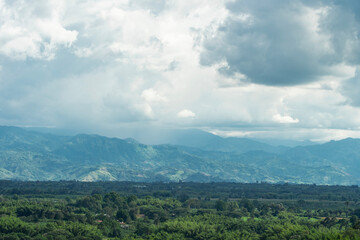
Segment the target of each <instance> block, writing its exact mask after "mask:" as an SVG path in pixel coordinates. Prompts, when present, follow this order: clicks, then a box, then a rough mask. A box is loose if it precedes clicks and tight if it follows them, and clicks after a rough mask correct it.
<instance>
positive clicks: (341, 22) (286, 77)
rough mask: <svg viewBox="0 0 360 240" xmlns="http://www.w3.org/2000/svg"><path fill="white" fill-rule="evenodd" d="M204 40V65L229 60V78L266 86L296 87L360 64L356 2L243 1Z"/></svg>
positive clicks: (233, 4)
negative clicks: (238, 74)
mask: <svg viewBox="0 0 360 240" xmlns="http://www.w3.org/2000/svg"><path fill="white" fill-rule="evenodd" d="M227 8H228V10H229V11H230V15H229V17H228V18H227V19H226V21H225V22H224V24H223V25H222V26H220V27H219V28H218V30H217V32H216V33H215V34H214V35H211V36H210V37H205V40H204V43H203V47H204V50H203V52H202V53H201V59H200V61H201V64H203V65H213V64H216V63H219V62H223V61H226V62H227V65H225V66H223V67H222V68H220V69H219V71H220V72H221V73H223V74H225V75H230V76H232V75H235V74H236V73H240V74H244V75H246V77H247V79H248V81H251V82H254V83H259V84H265V85H279V86H282V85H297V84H303V83H307V82H312V81H316V80H318V79H319V78H320V77H323V76H329V75H333V76H336V75H339V74H341V73H340V72H339V71H340V70H339V66H340V65H341V64H345V65H351V66H353V65H355V64H359V62H360V54H359V53H360V48H359V43H360V42H359V29H360V24H359V20H360V19H359V12H360V9H359V3H358V2H357V1H334V2H331V1H323V2H321V1H282V0H274V1H260V0H251V1H250V0H245V1H244V0H243V1H235V2H231V3H229V4H228V5H227Z"/></svg>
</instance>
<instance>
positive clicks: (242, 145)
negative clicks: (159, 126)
mask: <svg viewBox="0 0 360 240" xmlns="http://www.w3.org/2000/svg"><path fill="white" fill-rule="evenodd" d="M158 139H159V143H161V144H172V145H180V146H187V147H194V148H200V149H203V150H207V151H221V152H236V153H244V152H248V151H266V152H273V153H279V152H282V151H285V150H287V149H288V148H287V147H284V146H280V147H278V146H273V145H270V144H266V143H262V142H260V141H255V140H252V139H249V138H236V137H229V138H222V137H220V136H217V135H214V134H211V133H209V132H205V131H201V130H198V129H185V130H184V129H182V130H171V131H170V130H169V131H166V133H164V132H163V134H162V136H161V137H159V136H158Z"/></svg>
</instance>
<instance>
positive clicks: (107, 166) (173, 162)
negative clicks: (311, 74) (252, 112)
mask: <svg viewBox="0 0 360 240" xmlns="http://www.w3.org/2000/svg"><path fill="white" fill-rule="evenodd" d="M193 132H195V133H194V137H191V134H189V133H187V134H183V135H181V134H179V135H178V138H173V140H172V141H171V142H170V143H171V144H161V145H146V144H142V143H139V142H138V141H136V140H135V139H119V138H108V137H103V136H99V135H88V134H79V135H75V136H58V135H53V134H48V133H40V132H35V131H28V130H24V129H22V128H17V127H4V126H3V127H0V179H14V180H72V179H76V180H80V181H115V180H117V181H179V180H182V181H198V182H211V181H234V182H256V181H265V182H273V183H275V182H291V183H308V184H312V183H316V184H341V185H351V184H359V182H360V171H359V170H360V139H351V138H349V139H344V140H341V141H331V142H328V143H325V144H317V145H309V146H298V147H293V148H290V147H277V146H271V145H269V144H266V143H261V142H258V141H254V140H251V139H245V138H221V137H219V136H216V135H212V134H210V133H206V132H201V131H198V132H197V131H193ZM176 143H179V144H181V145H176ZM184 143H185V144H184Z"/></svg>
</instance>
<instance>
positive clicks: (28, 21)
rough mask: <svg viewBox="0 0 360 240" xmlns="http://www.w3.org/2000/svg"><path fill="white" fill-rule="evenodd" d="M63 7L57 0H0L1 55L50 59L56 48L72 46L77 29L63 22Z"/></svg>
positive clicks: (17, 57)
mask: <svg viewBox="0 0 360 240" xmlns="http://www.w3.org/2000/svg"><path fill="white" fill-rule="evenodd" d="M62 7H63V6H62V5H61V4H59V3H56V1H37V2H36V3H31V2H26V1H25V2H24V1H1V2H0V54H3V55H6V56H8V57H10V58H13V59H17V60H24V59H26V58H35V59H46V60H50V59H53V58H54V56H55V53H56V51H57V49H58V48H59V47H69V46H71V44H72V43H73V42H75V41H76V39H77V35H78V32H77V31H75V30H69V29H66V26H64V25H63V23H62V21H61V17H62V16H61V14H62V13H61V8H62ZM54 10H55V11H54ZM59 10H60V11H59Z"/></svg>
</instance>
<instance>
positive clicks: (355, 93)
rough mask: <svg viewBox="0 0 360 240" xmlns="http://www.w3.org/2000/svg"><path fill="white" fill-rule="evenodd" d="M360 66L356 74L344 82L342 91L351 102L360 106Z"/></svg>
mask: <svg viewBox="0 0 360 240" xmlns="http://www.w3.org/2000/svg"><path fill="white" fill-rule="evenodd" d="M359 86H360V68H359V67H358V68H357V70H356V72H355V74H354V76H353V77H352V78H349V79H347V80H346V81H343V82H342V85H341V90H340V91H341V93H342V94H344V96H346V97H347V99H348V102H349V104H351V105H352V106H356V107H360V87H359Z"/></svg>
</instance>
